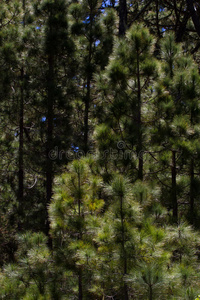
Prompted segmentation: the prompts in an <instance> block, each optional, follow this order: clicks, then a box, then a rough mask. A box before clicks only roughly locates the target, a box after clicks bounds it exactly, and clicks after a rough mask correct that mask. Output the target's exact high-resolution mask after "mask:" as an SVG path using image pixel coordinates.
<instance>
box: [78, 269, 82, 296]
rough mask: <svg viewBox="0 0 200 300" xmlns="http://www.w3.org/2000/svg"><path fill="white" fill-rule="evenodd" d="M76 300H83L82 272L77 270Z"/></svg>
mask: <svg viewBox="0 0 200 300" xmlns="http://www.w3.org/2000/svg"><path fill="white" fill-rule="evenodd" d="M78 299H79V300H82V299H83V285H82V270H81V268H79V274H78Z"/></svg>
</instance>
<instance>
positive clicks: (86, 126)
mask: <svg viewBox="0 0 200 300" xmlns="http://www.w3.org/2000/svg"><path fill="white" fill-rule="evenodd" d="M92 23H93V15H92V12H90V36H92V34H91V27H92ZM92 43H93V40H92V38H90V40H89V53H88V65H90V64H91V61H92ZM91 79H92V73H91V70H89V72H88V74H87V93H86V97H85V113H84V151H85V154H87V151H88V149H89V145H88V135H89V124H88V121H89V109H90V102H91Z"/></svg>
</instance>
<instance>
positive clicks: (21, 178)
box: [18, 67, 24, 215]
mask: <svg viewBox="0 0 200 300" xmlns="http://www.w3.org/2000/svg"><path fill="white" fill-rule="evenodd" d="M19 115H20V118H19V131H20V133H19V172H18V201H19V213H20V215H22V214H23V212H22V211H23V202H24V133H23V131H24V68H23V67H22V68H21V96H20V112H19Z"/></svg>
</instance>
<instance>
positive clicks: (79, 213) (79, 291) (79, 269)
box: [78, 173, 83, 300]
mask: <svg viewBox="0 0 200 300" xmlns="http://www.w3.org/2000/svg"><path fill="white" fill-rule="evenodd" d="M78 189H79V198H78V215H79V218H81V199H80V190H81V178H80V173H78ZM78 239H79V240H81V239H82V230H81V228H80V229H79V236H78ZM78 299H79V300H82V299H83V280H82V269H81V266H79V267H78Z"/></svg>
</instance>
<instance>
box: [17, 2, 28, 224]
mask: <svg viewBox="0 0 200 300" xmlns="http://www.w3.org/2000/svg"><path fill="white" fill-rule="evenodd" d="M22 6H23V27H24V28H25V26H26V24H25V9H26V2H25V0H23V2H22ZM20 79H21V91H20V92H21V95H20V108H19V171H18V202H19V214H20V215H21V216H22V215H23V205H24V67H22V68H21V78H20ZM19 222H20V220H19ZM18 226H20V225H18Z"/></svg>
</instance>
